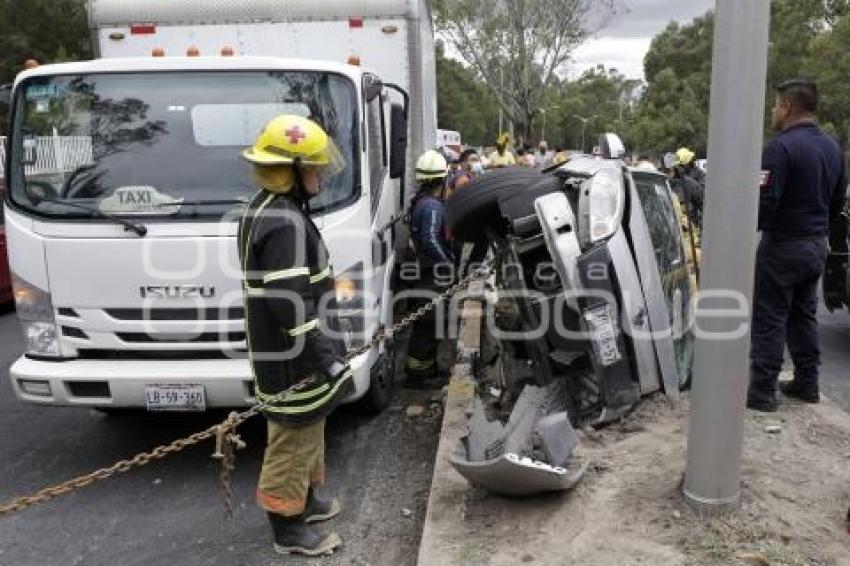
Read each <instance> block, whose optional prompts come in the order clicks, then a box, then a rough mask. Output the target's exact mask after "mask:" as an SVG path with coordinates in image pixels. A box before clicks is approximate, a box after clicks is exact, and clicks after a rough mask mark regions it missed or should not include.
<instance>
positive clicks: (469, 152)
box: [460, 148, 478, 163]
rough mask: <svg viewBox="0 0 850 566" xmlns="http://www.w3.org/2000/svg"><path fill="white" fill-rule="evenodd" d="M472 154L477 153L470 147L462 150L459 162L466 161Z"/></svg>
mask: <svg viewBox="0 0 850 566" xmlns="http://www.w3.org/2000/svg"><path fill="white" fill-rule="evenodd" d="M473 155H478V152H477V151H475V150H474V149H472V148H469V149H465V150H463V153H461V154H460V162H461V163H463V162H464V161H467V160H468V159H469V158H470V157H472V156H473Z"/></svg>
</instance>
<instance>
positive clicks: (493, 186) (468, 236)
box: [446, 168, 547, 242]
mask: <svg viewBox="0 0 850 566" xmlns="http://www.w3.org/2000/svg"><path fill="white" fill-rule="evenodd" d="M546 178H547V176H546V175H543V174H542V173H540V172H538V171H535V170H533V169H520V168H509V169H497V170H495V171H489V172H487V173H485V174H484V175H482V176H480V177H478V178H477V179H475V180H474V181H472V183H470V184H469V185H467V186H466V187H464V188H462V189H460V190H459V191H458V192H456V193H455V194H454V196H452V197H451V198H450V199H449V200H448V202H447V203H446V222H447V224H448V227H449V230H451V232H452V236H453V237H454V238H455V239H456V240H459V241H462V242H476V241H479V240H480V239H481V237H482V236H483V235H484V234H485V233H486V230H487V229H488V228H491V229H492V228H497V227H498V224H499V198H500V197H504V196H508V195H510V194H511V193H516V192H520V191H523V190H525V189H526V188H528V187H531V186H532V185H536V184H538V183H539V182H540V181H542V180H544V179H546Z"/></svg>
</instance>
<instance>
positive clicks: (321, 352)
mask: <svg viewBox="0 0 850 566" xmlns="http://www.w3.org/2000/svg"><path fill="white" fill-rule="evenodd" d="M238 245H239V255H240V262H241V265H242V274H243V289H244V302H245V326H246V335H247V340H248V350H249V353H250V357H251V367H252V370H253V374H254V381H255V389H256V396H257V399H258V400H259V401H269V399H270V398H272V397H273V396H275V395H276V394H278V393H280V392H281V391H283V390H285V389H287V388H289V387H291V386H292V385H294V384H296V383H298V382H300V381H301V380H302V379H304V378H306V377H312V378H313V381H312V382H311V383H310V384H309V385H308V386H307V387H305V388H303V389H301V390H299V391H297V392H296V393H294V394H292V395H290V396H288V397H287V399H286V401H285V402H281V403H274V404H273V405H272V406H271V407H270V408H269V409H267V410H266V411H265V414H266V416H267V417H269V418H272V419H275V420H279V421H283V422H287V423H294V424H297V423H310V422H315V421H316V420H317V419H320V418H323V417H324V416H326V415H327V414H328V413H329V412H330V411H331V410H332V409H333V407H334V406H336V405H337V404H338V403H339V402H340V400H341V399H343V398H345V396H346V395H348V394H349V393H350V392H351V390H352V383H351V381H352V380H351V377H352V376H351V371H349V370H346V371H344V372H342V373H340V374H339V375H336V376H331V375H329V371H330V368H332V367H335V366H339V364H341V363H342V362H343V358H344V354H345V351H344V346H343V344H342V341H341V340H339V339H335V338H332V337H330V336H329V335H328V334H327V333H326V331H327V330H328V329H329V328H338V325H337V322H336V317H335V316H333V311H332V310H330V309H333V306H334V300H335V289H334V281H333V277H332V272H331V268H330V265H329V264H328V252H327V249H326V248H325V245H324V242H323V241H322V236H321V234H320V233H319V230H318V229H317V228H316V225H315V224H314V223H313V221H312V220H311V219H310V217H309V216H308V215H307V213H306V212H305V210H304V209H303V207H302V206H301V205H300V204H299V203H298V202H296V201H295V200H294V199H293V198H292V197H290V196H288V195H278V194H274V193H270V192H267V191H260V192H259V193H258V194H257V196H256V197H254V199H253V200H252V201H251V203H250V204H249V206H248V208H247V209H246V211H245V214H244V216H243V217H242V221H241V222H240V226H239V238H238ZM321 314H324V315H325V316H324V317H321V316H320V315H321Z"/></svg>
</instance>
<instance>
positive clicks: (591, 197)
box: [581, 168, 626, 244]
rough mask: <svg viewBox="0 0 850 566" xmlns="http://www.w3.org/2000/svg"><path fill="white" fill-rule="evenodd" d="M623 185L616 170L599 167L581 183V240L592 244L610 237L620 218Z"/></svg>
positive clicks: (620, 220)
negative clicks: (582, 185)
mask: <svg viewBox="0 0 850 566" xmlns="http://www.w3.org/2000/svg"><path fill="white" fill-rule="evenodd" d="M625 192H626V191H625V185H624V181H623V173H622V171H621V170H620V169H613V168H612V169H602V170H601V171H599V172H598V173H596V175H594V176H593V177H591V178H590V179H588V180H587V181H586V182H585V185H584V187H583V188H582V193H583V196H584V198H583V199H582V200H583V201H584V202H583V204H584V205H585V207H586V210H585V211H583V212H584V214H582V215H581V220H582V221H583V222H582V223H583V224H584V226H582V227H581V228H582V229H581V233H582V236H583V239H584V240H585V242H587V243H591V244H592V243H595V242H598V241H600V240H604V239H606V238H610V237H611V236H613V235H614V234H615V233H616V232H617V229H618V228H619V227H620V223H621V222H622V220H623V212H624V210H625V206H626V202H625V201H626V198H625Z"/></svg>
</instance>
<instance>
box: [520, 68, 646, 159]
mask: <svg viewBox="0 0 850 566" xmlns="http://www.w3.org/2000/svg"><path fill="white" fill-rule="evenodd" d="M639 85H640V82H639V81H635V80H629V79H627V78H626V77H625V76H623V75H622V74H621V73H619V72H618V71H617V70H616V69H606V68H605V67H604V66H602V65H599V66H597V67H596V68H595V69H589V70H587V71H585V72H584V74H582V75H581V76H580V77H579V78H578V79H576V80H575V81H565V82H563V83H560V84H558V85H556V86H554V87H552V89H551V90H550V91H549V92H548V93H547V102H546V105H547V106H550V105H551V106H555V105H557V108H556V109H554V110H555V112H552V114H551V116H549V122H548V126H547V130H546V131H547V134H546V137H547V138H548V139H547V141H548V142H549V143H550V146H560V147H563V148H565V149H578V148H580V147H581V141H582V130H583V124H582V118H584V119H586V120H587V129H586V132H585V139H586V141H585V148H584V149H585V150H589V149H590V148H591V147H592V146H593V145H595V144H596V140H597V139H598V137H599V135H600V134H602V133H604V132H610V131H622V130H623V128H624V126H625V125H626V124H628V123H629V121H630V120H631V119H632V116H633V106H634V102H635V97H636V93H637V91H638V87H639ZM540 126H542V124H539V120H538V127H540ZM539 131H540V130H537V129H536V130H535V133H537V132H539Z"/></svg>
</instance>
